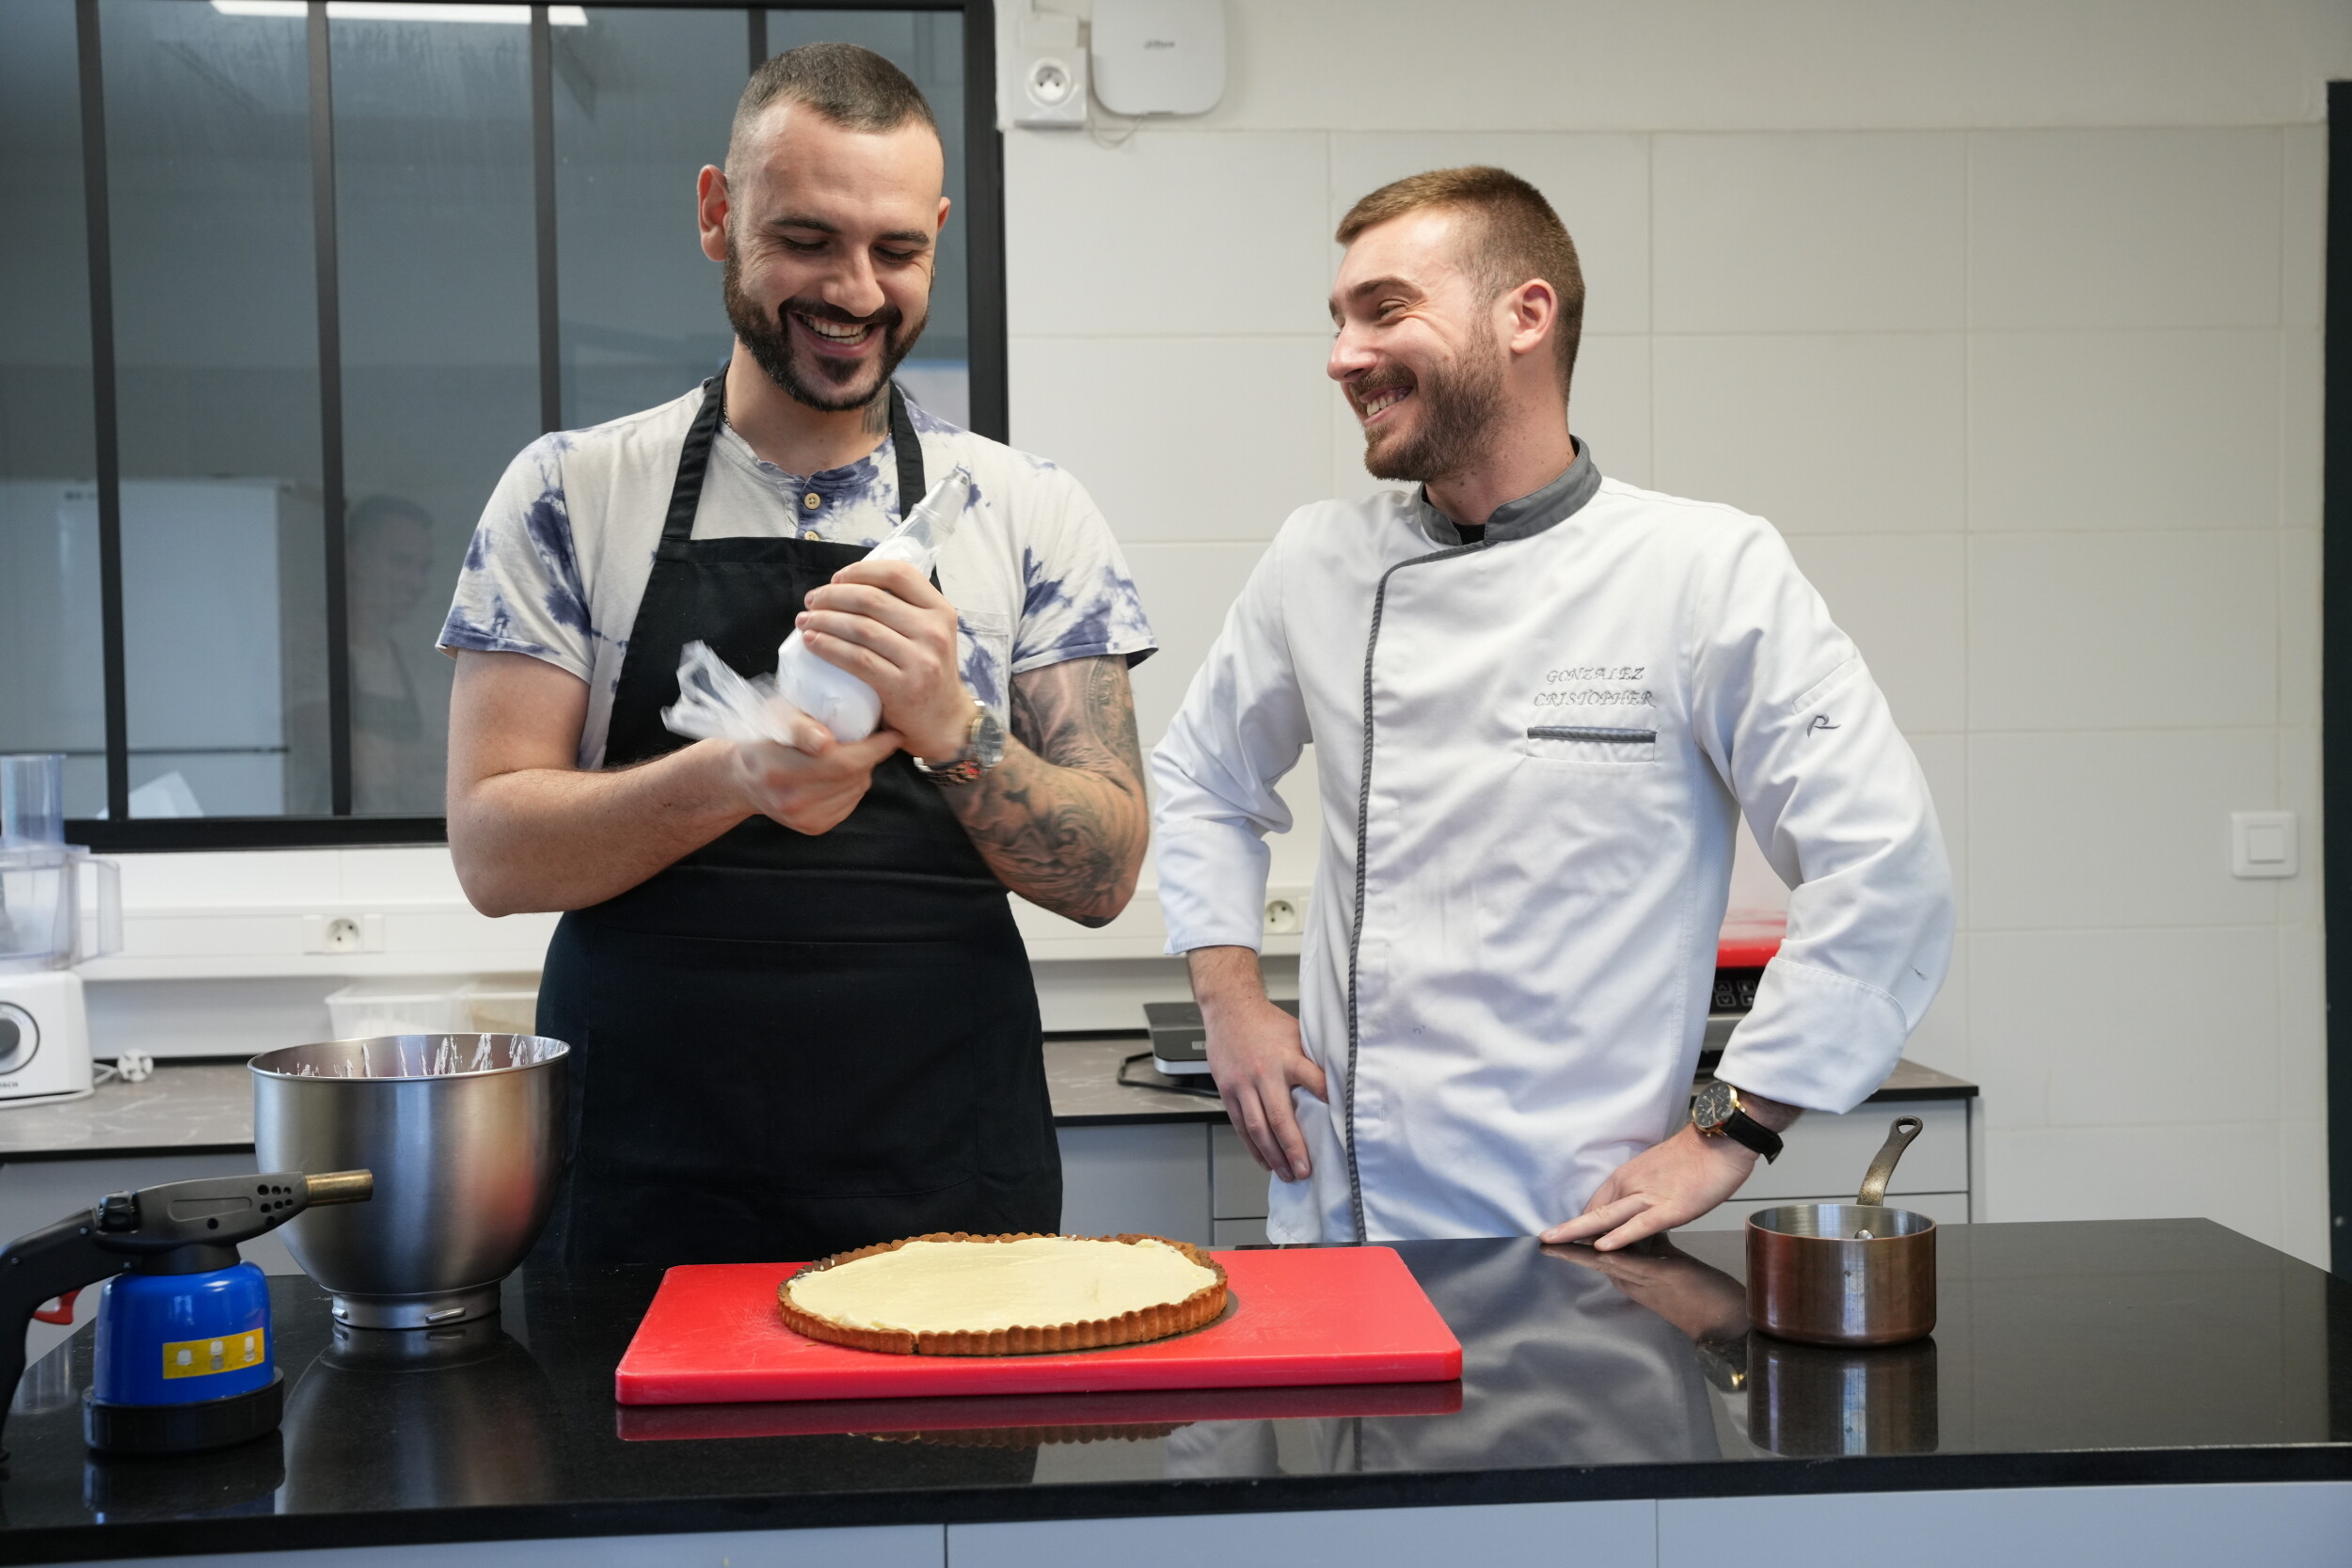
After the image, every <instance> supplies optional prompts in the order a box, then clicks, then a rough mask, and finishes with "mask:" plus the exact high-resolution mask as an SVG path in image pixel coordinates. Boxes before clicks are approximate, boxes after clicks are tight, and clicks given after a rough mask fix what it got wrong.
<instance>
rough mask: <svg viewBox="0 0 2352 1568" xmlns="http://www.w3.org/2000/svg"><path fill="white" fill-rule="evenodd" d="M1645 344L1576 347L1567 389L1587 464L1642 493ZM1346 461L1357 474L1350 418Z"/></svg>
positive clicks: (1646, 453)
mask: <svg viewBox="0 0 2352 1568" xmlns="http://www.w3.org/2000/svg"><path fill="white" fill-rule="evenodd" d="M1651 406H1652V403H1651V396H1650V340H1649V339H1648V338H1647V337H1638V338H1625V337H1618V338H1609V337H1588V338H1586V339H1585V340H1584V341H1582V342H1581V343H1580V344H1578V345H1577V350H1576V374H1575V376H1574V378H1573V379H1572V381H1571V382H1570V385H1569V388H1568V428H1569V429H1570V430H1572V431H1574V432H1575V433H1576V436H1577V439H1579V440H1581V441H1589V442H1591V443H1592V448H1593V461H1594V462H1595V463H1597V464H1598V465H1599V466H1600V471H1601V472H1602V473H1604V474H1606V475H1608V476H1609V477H1610V478H1611V479H1621V480H1624V481H1625V482H1626V483H1628V484H1639V485H1641V486H1643V487H1644V488H1645V489H1646V488H1648V487H1649V485H1650V484H1651V483H1654V480H1653V477H1652V476H1653V473H1654V471H1655V469H1656V467H1657V463H1656V459H1655V457H1654V456H1653V455H1652V451H1651V431H1650V409H1651ZM1350 425H1351V427H1350V429H1349V431H1348V437H1347V444H1348V450H1347V451H1346V453H1345V457H1346V460H1347V461H1348V462H1349V463H1352V464H1354V465H1355V467H1356V470H1357V472H1359V473H1361V472H1362V471H1363V437H1362V436H1359V435H1358V434H1357V433H1356V431H1355V430H1354V428H1353V417H1352V416H1351V421H1350Z"/></svg>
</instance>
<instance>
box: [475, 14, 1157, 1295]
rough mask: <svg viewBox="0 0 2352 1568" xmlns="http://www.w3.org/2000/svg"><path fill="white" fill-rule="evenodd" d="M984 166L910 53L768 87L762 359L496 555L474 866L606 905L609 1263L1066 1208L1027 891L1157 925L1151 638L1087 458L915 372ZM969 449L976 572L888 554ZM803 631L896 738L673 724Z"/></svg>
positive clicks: (739, 359) (478, 745)
mask: <svg viewBox="0 0 2352 1568" xmlns="http://www.w3.org/2000/svg"><path fill="white" fill-rule="evenodd" d="M942 175H943V152H942V149H941V145H940V139H939V135H938V132H937V129H936V126H935V124H934V122H933V120H932V119H931V114H930V106H929V105H928V104H927V103H924V102H923V98H922V95H921V93H920V92H919V91H918V90H917V89H916V88H915V87H914V83H912V82H911V81H909V80H908V79H907V78H906V77H905V76H904V75H903V74H901V73H900V72H899V71H898V69H897V68H896V67H894V66H892V65H890V64H889V63H888V62H887V61H885V60H883V59H882V57H881V56H880V55H874V54H871V53H869V52H867V51H866V50H862V49H856V48H853V47H850V46H848V45H840V44H813V45H809V46H806V47H803V48H801V49H796V50H792V51H789V52H787V53H786V54H784V55H778V56H777V57H776V58H774V59H772V60H771V61H769V62H768V63H767V64H765V65H764V66H762V67H761V68H760V69H759V71H756V72H755V73H754V75H753V77H752V81H751V84H750V86H749V87H746V88H745V90H744V93H743V97H742V101H741V103H740V104H739V106H738V109H737V112H736V118H735V126H734V132H733V135H732V137H731V140H730V143H729V146H728V151H727V160H726V166H725V168H724V169H723V170H722V169H719V168H715V167H714V168H705V169H704V170H702V172H701V174H700V176H699V180H698V184H697V198H698V215H699V223H700V231H701V241H702V245H703V249H704V251H705V253H706V254H707V255H708V256H709V258H710V259H711V260H712V261H720V262H723V263H724V269H725V270H724V273H723V299H724V302H725V305H726V309H727V314H728V318H729V320H730V322H731V323H732V325H734V328H735V334H736V345H735V349H734V353H733V356H732V357H731V358H730V359H729V361H728V363H727V366H726V368H725V371H724V373H723V374H722V375H718V376H714V377H712V378H711V380H710V381H708V382H707V383H706V384H705V385H704V386H702V387H700V388H693V389H691V390H688V391H686V392H684V394H683V395H681V396H680V397H678V398H676V399H675V400H674V401H672V402H670V403H667V404H663V405H661V406H660V407H658V408H653V409H648V410H646V411H645V412H644V413H642V414H636V415H632V416H630V417H628V418H627V419H623V420H614V421H613V422H612V423H610V424H606V425H599V426H597V427H596V428H595V429H593V430H583V431H569V432H564V433H561V434H558V435H552V436H546V437H544V438H542V439H541V440H539V441H537V442H534V443H533V444H532V446H531V447H530V448H528V449H527V450H526V451H524V452H523V453H522V454H521V455H520V456H519V457H517V458H516V460H515V462H514V464H513V465H512V466H511V467H509V468H508V470H507V472H506V476H505V478H504V479H503V480H501V482H500V484H499V487H498V489H497V491H496V493H495V494H494V495H493V496H492V497H491V499H490V503H489V506H488V507H487V509H486V510H485V513H484V515H483V519H482V524H481V527H480V529H479V531H477V532H476V534H475V536H474V539H473V543H472V546H471V547H470V548H469V550H468V551H467V555H466V562H465V568H464V572H463V575H462V577H461V578H460V579H459V582H458V585H457V594H456V599H455V603H454V604H453V607H452V609H451V610H450V616H449V621H448V624H447V626H445V627H444V629H443V631H442V634H441V646H442V647H444V648H446V649H448V650H450V651H451V652H452V653H453V655H454V656H455V657H456V658H457V659H458V673H457V680H456V686H455V692H454V697H453V705H452V709H451V719H450V731H451V735H450V784H449V813H450V823H449V826H450V848H451V852H452V855H453V858H454V859H455V862H456V865H457V870H458V875H459V878H460V879H461V880H462V881H463V883H464V885H465V887H466V891H467V895H468V896H469V897H470V898H471V899H472V900H473V902H474V903H475V905H476V906H477V907H478V908H480V909H481V910H483V911H484V912H485V913H489V914H494V915H495V914H506V913H511V912H515V911H527V910H560V911H565V913H564V919H563V921H562V923H561V924H560V925H559V926H558V927H557V931H556V935H555V938H554V940H553V942H551V943H550V945H549V947H548V959H547V967H546V973H545V974H544V976H543V979H542V983H541V987H540V994H539V1022H538V1027H539V1032H540V1033H541V1034H543V1035H549V1036H553V1037H557V1038H560V1039H563V1040H564V1041H566V1042H568V1043H569V1044H570V1045H571V1046H572V1048H573V1056H572V1065H571V1072H572V1085H573V1089H572V1094H571V1102H572V1118H573V1129H572V1131H573V1136H572V1139H571V1146H572V1150H573V1164H572V1168H571V1171H570V1174H569V1176H568V1178H567V1180H566V1182H565V1186H564V1193H563V1196H561V1197H560V1198H559V1200H558V1203H557V1209H556V1215H555V1219H554V1222H553V1224H552V1226H551V1227H550V1230H549V1232H548V1241H547V1243H544V1244H545V1245H547V1246H548V1247H549V1248H551V1249H553V1250H554V1251H556V1252H557V1253H559V1254H560V1255H562V1256H564V1258H566V1259H569V1260H571V1261H574V1262H607V1261H640V1262H660V1263H678V1262H719V1261H729V1260H763V1261H767V1260H773V1259H785V1258H811V1257H818V1256H823V1255H826V1254H829V1253H834V1252H838V1251H842V1250H845V1249H848V1248H850V1247H856V1246H862V1245H865V1244H867V1243H875V1242H884V1241H890V1240H893V1239H896V1238H898V1237H903V1236H910V1235H915V1234H920V1233H924V1232H929V1231H944V1230H963V1231H971V1232H979V1233H988V1232H1008V1231H1032V1230H1044V1231H1051V1230H1054V1229H1057V1227H1058V1225H1059V1220H1060V1202H1061V1176H1060V1164H1059V1159H1058V1155H1057V1152H1056V1148H1055V1138H1054V1131H1053V1125H1052V1117H1051V1113H1050V1111H1049V1109H1048V1107H1047V1104H1046V1099H1045V1083H1044V1074H1043V1064H1042V1060H1041V1053H1040V1052H1039V1049H1038V1048H1039V1022H1038V1012H1037V997H1036V992H1035V990H1034V987H1033V984H1032V982H1031V979H1030V974H1029V970H1028V965H1027V960H1026V954H1025V950H1024V948H1023V945H1022V942H1021V938H1020V934H1019V932H1018V930H1017V929H1016V928H1015V927H1013V924H1012V918H1011V911H1010V910H1009V908H1008V907H1007V903H1006V899H1005V892H1006V890H1007V889H1008V888H1009V889H1010V890H1011V891H1013V892H1015V893H1019V894H1021V895H1023V896H1025V897H1026V898H1028V899H1030V900H1031V901H1032V902H1034V903H1037V904H1039V905H1041V906H1043V907H1044V908H1046V909H1049V910H1052V911H1056V912H1057V913H1060V914H1064V915H1067V916H1069V917H1070V918H1072V919H1073V920H1078V921H1082V922H1084V923H1086V924H1089V925H1100V924H1102V923H1104V922H1105V921H1107V920H1109V919H1111V918H1112V917H1113V916H1115V915H1117V914H1118V913H1119V911H1120V910H1121V909H1122V908H1123V907H1125V905H1126V903H1127V900H1128V898H1129V896H1130V895H1132V893H1133V892H1134V889H1135V882H1136V874H1137V872H1138V870H1139V868H1140V865H1141V861H1142V856H1143V845H1144V836H1145V831H1146V829H1145V824H1146V815H1145V805H1144V792H1143V783H1142V763H1141V758H1140V756H1139V754H1138V752H1137V748H1136V729H1135V713H1134V705H1133V702H1132V699H1131V697H1130V695H1129V691H1128V686H1127V666H1128V665H1129V664H1130V663H1132V662H1133V661H1135V660H1136V659H1139V658H1141V657H1143V656H1144V655H1145V654H1146V653H1147V652H1149V651H1150V650H1151V648H1152V634H1151V630H1150V627H1149V626H1147V625H1146V624H1145V621H1144V617H1143V610H1142V607H1141V605H1140V603H1139V602H1138V601H1137V598H1136V591H1135V585H1134V584H1133V582H1132V581H1130V580H1129V578H1128V575H1127V569H1126V565H1125V563H1124V562H1123V561H1122V560H1121V559H1120V552H1119V547H1118V546H1117V545H1116V544H1115V543H1114V542H1113V540H1112V538H1111V535H1110V531H1109V529H1108V527H1107V526H1105V524H1104V520H1103V517H1102V515H1101V514H1100V513H1098V512H1097V511H1096V510H1095V507H1094V504H1093V502H1092V501H1091V500H1090V499H1089V498H1088V496H1087V493H1086V491H1085V490H1084V489H1082V488H1081V487H1080V486H1079V484H1078V483H1077V482H1076V481H1075V480H1073V479H1072V478H1071V477H1070V476H1069V475H1067V474H1065V473H1063V472H1061V471H1060V470H1059V469H1057V468H1056V467H1054V466H1053V465H1052V464H1050V463H1046V462H1044V461H1041V459H1038V458H1034V457H1030V456H1028V455H1026V454H1025V453H1022V452H1018V451H1012V450H1010V449H1009V448H1007V447H1005V446H1003V445H1001V444H999V443H997V442H995V441H992V440H988V439H986V438H984V437H981V436H975V435H973V434H971V433H970V432H967V431H962V430H959V429H957V428H955V427H954V426H953V425H951V424H948V423H947V422H946V421H945V420H940V419H937V418H935V417H933V416H932V415H930V414H929V413H927V412H926V411H925V410H923V409H921V408H919V407H916V406H914V404H912V402H910V401H908V400H906V399H905V398H904V397H903V395H902V394H900V393H899V392H898V391H897V390H896V389H895V388H893V387H892V385H891V380H890V376H891V372H892V371H893V370H894V369H895V368H896V366H897V365H898V362H899V360H900V359H901V358H903V357H904V356H905V355H906V353H907V351H908V350H909V349H911V348H912V347H913V346H914V341H915V339H916V337H917V336H918V335H919V334H920V333H921V331H922V327H923V323H924V319H925V317H926V315H927V313H928V309H929V301H930V286H931V277H932V269H933V264H934V261H935V258H936V247H937V241H938V236H939V232H940V230H941V229H942V227H943V226H944V225H945V223H946V219H947V208H948V203H947V201H946V198H944V197H943V196H942V195H941V194H940V193H941V187H942ZM955 467H962V468H964V469H966V470H968V471H969V473H970V474H971V476H972V479H973V486H972V491H971V496H970V499H969V501H968V502H967V504H966V506H965V509H964V511H963V514H962V516H961V519H960V520H959V521H958V523H957V526H956V528H955V531H954V533H953V536H952V537H951V538H950V539H949V541H948V542H947V544H946V546H945V547H944V548H943V549H942V550H941V552H940V554H939V558H938V564H937V570H936V575H935V578H932V579H926V578H924V577H922V576H921V575H920V574H918V573H917V572H915V571H914V569H913V568H912V567H910V566H908V565H905V564H904V563H901V562H872V561H868V560H866V559H864V557H865V554H866V548H867V547H868V546H872V545H873V544H875V543H876V542H877V541H879V540H880V539H881V538H882V536H883V535H884V534H886V533H887V532H889V531H890V530H891V529H892V528H893V527H894V526H895V525H896V523H897V522H898V519H899V517H900V516H901V515H903V514H904V513H905V511H906V510H907V509H908V508H909V507H911V506H912V505H913V504H914V501H915V500H916V499H919V496H920V494H921V492H922V490H923V489H924V488H926V487H927V486H928V485H929V484H930V483H935V482H937V481H938V480H939V479H940V478H942V477H944V476H945V475H946V474H947V473H948V472H949V471H950V470H951V469H953V468H955ZM796 626H797V627H798V629H799V630H800V631H801V632H802V634H803V637H804V638H805V639H806V641H807V645H808V647H809V649H810V651H812V652H813V653H815V654H816V655H818V657H821V658H824V659H827V660H829V661H831V662H832V663H834V664H835V665H837V666H839V667H840V668H842V669H844V670H847V671H849V672H850V673H852V674H855V675H857V676H859V677H861V678H862V679H864V680H865V681H866V683H867V684H868V685H870V686H872V687H873V688H874V689H875V690H876V692H877V693H878V694H879V695H880V697H881V699H882V727H881V728H880V729H879V730H878V731H876V733H875V734H874V735H873V736H870V737H867V738H865V739H858V740H848V741H844V740H837V739H835V738H834V736H831V735H829V734H828V733H827V732H826V731H825V729H824V728H823V727H822V726H821V725H819V724H818V723H816V722H815V721H812V720H809V719H807V718H805V716H799V717H798V722H797V727H796V744H795V745H793V746H782V745H774V744H769V743H765V742H761V743H742V744H739V743H735V742H729V741H718V740H703V741H697V742H694V743H692V744H686V743H684V742H683V741H682V740H681V739H680V738H679V737H677V736H673V735H670V734H669V733H668V732H667V731H666V729H665V728H664V726H663V724H662V721H661V717H660V716H661V710H662V709H663V708H664V707H666V706H668V705H670V704H671V703H674V702H675V700H676V695H677V684H676V671H677V665H678V657H679V650H680V649H681V647H682V646H683V645H684V644H686V643H688V642H691V641H702V642H707V643H708V644H709V645H710V646H711V648H712V649H713V650H714V651H715V652H716V653H717V654H718V655H719V656H720V657H723V658H724V659H725V660H726V661H727V662H728V663H730V664H732V665H733V666H734V667H735V668H736V669H738V670H739V671H741V672H743V673H746V674H754V673H763V672H766V671H770V670H772V669H774V667H775V659H776V646H777V644H778V643H779V642H781V641H783V640H784V638H785V636H786V635H787V633H789V632H791V631H792V630H793V629H794V628H795V627H796ZM1008 730H1009V736H1008V733H1007V732H1008Z"/></svg>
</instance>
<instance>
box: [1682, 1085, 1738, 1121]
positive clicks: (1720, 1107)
mask: <svg viewBox="0 0 2352 1568" xmlns="http://www.w3.org/2000/svg"><path fill="white" fill-rule="evenodd" d="M1731 1112H1732V1089H1731V1085H1728V1084H1713V1083H1710V1084H1708V1085H1707V1087H1705V1088H1703V1089H1701V1090H1699V1092H1698V1093H1697V1095H1695V1096H1694V1097H1693V1098H1692V1101H1691V1124H1692V1126H1694V1127H1699V1128H1708V1127H1721V1126H1722V1125H1723V1124H1724V1122H1726V1121H1729V1120H1730V1119H1731Z"/></svg>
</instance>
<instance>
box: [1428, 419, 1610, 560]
mask: <svg viewBox="0 0 2352 1568" xmlns="http://www.w3.org/2000/svg"><path fill="white" fill-rule="evenodd" d="M1568 438H1569V439H1570V440H1571V441H1575V442H1576V461H1575V462H1573V463H1571V464H1569V465H1568V466H1567V467H1566V468H1565V469H1564V470H1562V472H1561V474H1560V477H1559V478H1558V479H1555V480H1553V481H1552V482H1551V483H1549V484H1547V485H1545V486H1544V487H1543V488H1542V489H1540V490H1535V491H1531V492H1530V493H1529V494H1527V495H1524V496H1521V497H1520V498H1519V499H1517V500H1515V501H1504V502H1503V503H1502V505H1501V506H1498V507H1496V508H1495V511H1494V515H1493V516H1491V517H1489V518H1487V519H1486V543H1488V544H1489V545H1506V544H1509V543H1510V542H1511V541H1512V540H1514V539H1532V538H1534V536H1535V535H1536V534H1539V533H1541V532H1543V531H1544V530H1546V529H1548V528H1549V527H1551V526H1552V525H1553V524H1554V523H1561V522H1565V521H1566V520H1567V519H1568V518H1570V517H1572V516H1574V515H1576V514H1577V513H1578V512H1579V511H1580V510H1581V509H1582V507H1583V505H1584V503H1585V502H1586V501H1588V500H1591V499H1593V498H1594V497H1595V496H1596V495H1598V494H1599V493H1600V469H1598V468H1597V467H1594V465H1593V449H1592V447H1591V446H1590V445H1589V444H1587V443H1585V442H1583V441H1577V440H1576V437H1574V436H1570V437H1568ZM1413 501H1414V510H1415V513H1416V515H1417V520H1418V521H1419V522H1420V524H1421V531H1422V532H1423V533H1425V534H1427V535H1428V536H1429V537H1430V539H1431V540H1432V541H1434V542H1435V543H1437V544H1439V545H1446V546H1453V545H1459V544H1461V543H1462V542H1463V541H1462V533H1461V531H1460V530H1459V529H1457V528H1455V527H1454V519H1452V518H1451V517H1448V516H1447V515H1445V514H1444V513H1442V512H1440V511H1438V509H1437V508H1436V507H1434V506H1432V505H1430V504H1429V486H1427V485H1426V484H1424V485H1422V487H1421V488H1420V489H1418V490H1416V491H1414V492H1413Z"/></svg>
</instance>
